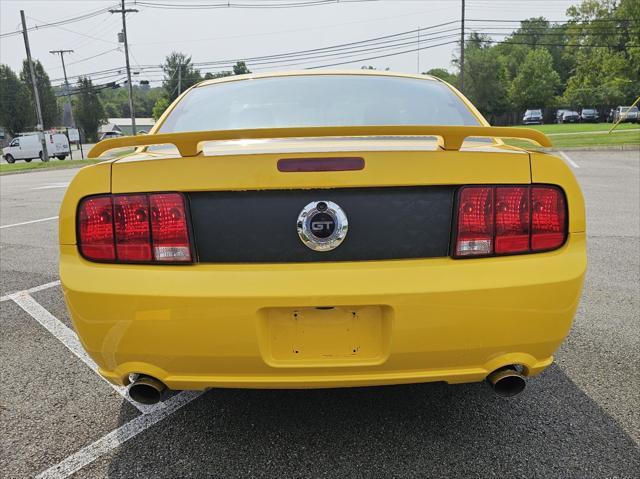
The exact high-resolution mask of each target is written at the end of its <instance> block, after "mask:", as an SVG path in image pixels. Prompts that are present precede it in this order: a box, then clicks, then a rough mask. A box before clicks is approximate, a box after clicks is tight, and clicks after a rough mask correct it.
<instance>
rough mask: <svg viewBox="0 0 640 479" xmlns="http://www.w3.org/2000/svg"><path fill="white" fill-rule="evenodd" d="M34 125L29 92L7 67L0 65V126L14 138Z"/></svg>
mask: <svg viewBox="0 0 640 479" xmlns="http://www.w3.org/2000/svg"><path fill="white" fill-rule="evenodd" d="M34 125H35V114H34V110H33V105H32V103H31V95H29V90H28V89H27V87H26V85H25V84H24V83H23V82H21V81H20V79H19V78H18V76H17V75H16V74H15V73H14V72H13V70H11V68H9V66H8V65H0V126H3V127H4V128H6V129H7V131H8V132H9V134H10V135H11V136H15V135H16V134H17V133H20V132H21V131H24V130H25V129H26V128H28V127H32V126H34Z"/></svg>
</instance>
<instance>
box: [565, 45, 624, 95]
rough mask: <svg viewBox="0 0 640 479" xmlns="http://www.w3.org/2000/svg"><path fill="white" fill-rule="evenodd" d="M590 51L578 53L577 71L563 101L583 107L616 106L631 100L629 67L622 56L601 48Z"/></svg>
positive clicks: (570, 81) (569, 83)
mask: <svg viewBox="0 0 640 479" xmlns="http://www.w3.org/2000/svg"><path fill="white" fill-rule="evenodd" d="M593 50H595V51H581V52H580V53H578V57H577V67H576V71H575V73H574V75H573V76H572V77H571V78H569V81H568V82H567V88H566V89H565V91H564V102H565V103H566V104H567V105H582V106H596V105H617V104H620V103H626V100H627V99H629V98H634V97H633V95H634V91H633V84H634V82H633V81H632V79H631V78H630V71H629V70H630V68H632V67H631V65H629V64H628V63H627V61H626V59H625V57H624V54H623V53H621V52H610V51H608V50H607V49H604V48H597V49H593ZM635 95H636V96H637V90H636V93H635ZM630 101H631V100H630Z"/></svg>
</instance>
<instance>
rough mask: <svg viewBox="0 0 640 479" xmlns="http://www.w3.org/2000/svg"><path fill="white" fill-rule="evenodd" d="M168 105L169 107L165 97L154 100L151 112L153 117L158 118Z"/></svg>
mask: <svg viewBox="0 0 640 479" xmlns="http://www.w3.org/2000/svg"><path fill="white" fill-rule="evenodd" d="M168 107H169V100H167V99H166V98H165V97H161V98H158V100H157V101H156V104H155V105H153V111H152V112H151V115H152V116H153V119H154V120H156V121H158V118H160V117H161V116H162V114H163V113H164V111H165V110H166V109H167V108H168Z"/></svg>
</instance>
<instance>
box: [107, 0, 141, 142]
mask: <svg viewBox="0 0 640 479" xmlns="http://www.w3.org/2000/svg"><path fill="white" fill-rule="evenodd" d="M121 5H122V7H121V8H120V9H118V10H109V12H110V13H121V14H122V35H123V37H124V38H123V39H124V57H125V59H126V62H127V85H128V87H129V112H130V113H131V130H132V131H133V135H134V136H135V134H136V112H135V110H134V109H133V84H132V83H131V66H130V64H129V43H128V41H127V17H126V15H127V13H137V12H138V10H136V9H135V8H124V0H121Z"/></svg>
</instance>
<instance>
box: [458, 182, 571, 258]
mask: <svg viewBox="0 0 640 479" xmlns="http://www.w3.org/2000/svg"><path fill="white" fill-rule="evenodd" d="M457 208H458V221H457V236H456V239H455V250H454V256H457V257H465V256H490V255H494V254H495V255H503V254H515V253H529V252H536V251H546V250H551V249H555V248H559V247H560V246H562V244H563V243H564V241H565V238H566V235H567V226H566V209H567V206H566V202H565V197H564V194H563V193H562V190H560V189H559V188H558V187H555V186H542V185H541V186H467V187H463V188H461V189H460V190H459V192H458V201H457Z"/></svg>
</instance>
